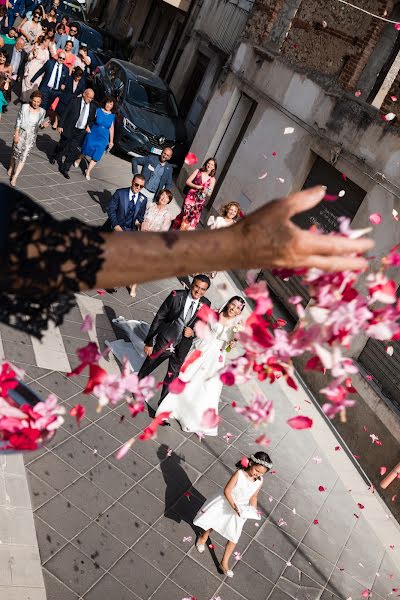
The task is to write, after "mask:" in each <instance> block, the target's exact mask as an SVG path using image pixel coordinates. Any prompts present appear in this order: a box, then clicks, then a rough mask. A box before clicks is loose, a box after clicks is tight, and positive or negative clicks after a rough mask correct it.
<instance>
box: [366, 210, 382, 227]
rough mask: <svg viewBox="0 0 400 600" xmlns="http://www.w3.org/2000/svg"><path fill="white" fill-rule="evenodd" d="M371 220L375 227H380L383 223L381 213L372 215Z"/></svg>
mask: <svg viewBox="0 0 400 600" xmlns="http://www.w3.org/2000/svg"><path fill="white" fill-rule="evenodd" d="M369 220H370V221H371V223H372V224H373V225H379V224H380V223H381V222H382V216H381V215H380V214H379V213H372V215H370V216H369Z"/></svg>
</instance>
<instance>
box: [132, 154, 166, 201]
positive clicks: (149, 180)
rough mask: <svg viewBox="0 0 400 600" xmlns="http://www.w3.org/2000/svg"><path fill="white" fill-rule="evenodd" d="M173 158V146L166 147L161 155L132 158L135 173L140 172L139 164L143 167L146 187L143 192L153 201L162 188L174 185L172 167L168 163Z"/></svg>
mask: <svg viewBox="0 0 400 600" xmlns="http://www.w3.org/2000/svg"><path fill="white" fill-rule="evenodd" d="M171 158H172V148H164V150H163V151H162V154H161V156H157V155H154V154H149V156H140V157H135V158H133V159H132V172H133V174H135V173H138V172H139V169H138V167H139V165H140V166H141V167H142V173H141V174H142V175H143V177H144V180H145V187H144V188H143V190H142V193H143V194H144V195H145V196H146V197H147V199H148V200H149V201H152V200H153V199H154V197H155V196H157V194H158V193H159V192H161V190H164V189H170V187H171V185H172V167H171V165H169V164H168V161H170V160H171Z"/></svg>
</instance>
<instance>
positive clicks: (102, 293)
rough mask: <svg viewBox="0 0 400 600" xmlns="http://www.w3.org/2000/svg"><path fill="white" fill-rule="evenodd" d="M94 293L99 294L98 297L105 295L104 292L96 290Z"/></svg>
mask: <svg viewBox="0 0 400 600" xmlns="http://www.w3.org/2000/svg"><path fill="white" fill-rule="evenodd" d="M96 292H97V293H98V294H99V296H104V295H105V293H106V291H105V290H96Z"/></svg>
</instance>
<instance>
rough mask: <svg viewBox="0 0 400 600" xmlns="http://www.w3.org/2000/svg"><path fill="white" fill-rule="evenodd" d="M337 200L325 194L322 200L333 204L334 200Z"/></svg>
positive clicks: (335, 197)
mask: <svg viewBox="0 0 400 600" xmlns="http://www.w3.org/2000/svg"><path fill="white" fill-rule="evenodd" d="M337 199H338V197H337V196H333V195H332V194H325V196H324V197H323V200H326V202H335V200H337Z"/></svg>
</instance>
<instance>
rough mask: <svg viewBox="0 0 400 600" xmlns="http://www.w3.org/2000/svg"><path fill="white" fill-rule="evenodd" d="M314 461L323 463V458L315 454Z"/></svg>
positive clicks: (318, 463)
mask: <svg viewBox="0 0 400 600" xmlns="http://www.w3.org/2000/svg"><path fill="white" fill-rule="evenodd" d="M313 462H315V464H316V465H320V464H321V463H322V458H320V457H319V456H314V458H313Z"/></svg>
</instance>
